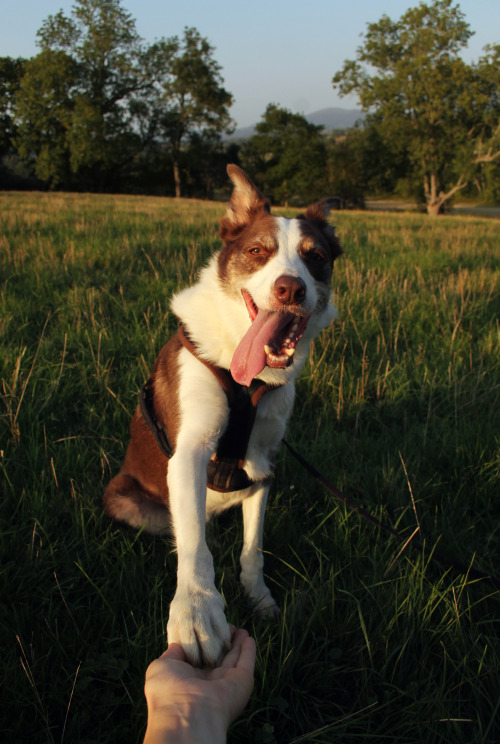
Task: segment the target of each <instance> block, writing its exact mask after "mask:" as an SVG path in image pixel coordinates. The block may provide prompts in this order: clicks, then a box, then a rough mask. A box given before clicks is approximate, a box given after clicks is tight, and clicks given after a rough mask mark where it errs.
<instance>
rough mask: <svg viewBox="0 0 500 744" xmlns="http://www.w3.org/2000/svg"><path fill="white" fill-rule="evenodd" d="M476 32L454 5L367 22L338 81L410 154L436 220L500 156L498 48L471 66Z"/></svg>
mask: <svg viewBox="0 0 500 744" xmlns="http://www.w3.org/2000/svg"><path fill="white" fill-rule="evenodd" d="M471 35H472V31H471V30H470V28H469V25H468V24H467V23H466V22H465V20H464V16H463V14H462V12H461V11H460V8H459V6H458V5H454V4H453V0H434V2H433V3H431V4H426V3H424V2H422V3H420V4H419V5H418V6H417V7H415V8H410V9H409V10H408V11H407V12H406V13H405V14H404V15H403V16H402V17H401V18H400V19H399V20H398V21H393V20H391V19H390V18H389V17H387V16H385V15H384V16H382V18H381V19H380V20H379V21H378V22H376V23H370V24H368V30H367V32H366V34H365V35H364V40H363V43H362V45H361V46H360V47H359V48H358V51H357V58H356V59H355V60H346V61H345V62H344V66H343V68H342V70H340V71H339V72H337V73H336V74H335V76H334V77H333V86H334V88H337V89H338V90H339V92H340V93H341V94H342V95H347V94H350V93H356V94H357V95H358V96H359V100H360V103H361V106H362V108H363V110H364V111H365V112H367V114H368V116H369V117H371V119H372V120H373V121H375V122H377V123H378V124H379V125H380V128H381V129H382V130H383V131H384V134H385V137H386V139H387V140H388V141H389V142H391V141H392V142H397V146H398V147H399V148H401V146H403V147H405V148H406V149H407V151H408V154H409V157H410V159H411V162H412V167H413V169H414V171H415V172H416V173H418V174H419V178H420V182H421V184H422V194H423V197H424V199H425V203H426V207H427V211H428V213H429V214H432V215H435V214H438V213H439V212H440V211H442V209H443V207H444V205H445V204H446V203H447V202H448V201H449V200H450V199H451V198H452V197H453V196H454V194H456V193H457V192H458V191H459V190H460V189H462V188H464V187H465V186H466V185H467V184H468V183H469V181H470V180H471V178H472V177H473V176H474V172H475V170H477V168H478V167H479V165H480V164H481V163H485V162H491V161H494V160H496V159H497V158H498V157H499V156H500V148H499V145H500V131H499V129H498V121H499V111H500V98H499V87H498V81H499V74H500V73H499V68H498V64H497V67H496V68H495V63H498V61H499V50H498V48H497V47H495V48H493V49H491V50H490V51H489V53H488V55H487V57H485V58H483V59H481V60H480V61H479V62H478V63H477V64H475V65H467V64H466V63H465V62H464V61H463V59H462V58H461V57H460V52H461V51H462V50H463V49H464V48H465V47H466V46H467V42H468V40H469V38H470V37H471Z"/></svg>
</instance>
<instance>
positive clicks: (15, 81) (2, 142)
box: [0, 57, 24, 158]
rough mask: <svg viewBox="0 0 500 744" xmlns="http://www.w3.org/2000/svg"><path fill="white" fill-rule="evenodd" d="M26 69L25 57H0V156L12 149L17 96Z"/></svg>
mask: <svg viewBox="0 0 500 744" xmlns="http://www.w3.org/2000/svg"><path fill="white" fill-rule="evenodd" d="M23 71H24V60H23V59H20V58H19V59H12V58H11V57H0V158H1V157H3V156H4V155H6V154H7V153H9V152H10V151H11V150H12V141H13V139H14V137H15V133H16V122H15V116H14V104H15V96H16V93H17V91H18V90H19V86H20V84H21V78H22V75H23Z"/></svg>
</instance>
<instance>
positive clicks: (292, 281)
mask: <svg viewBox="0 0 500 744" xmlns="http://www.w3.org/2000/svg"><path fill="white" fill-rule="evenodd" d="M274 296H275V297H276V299H277V300H279V302H281V303H282V305H300V303H301V302H302V301H303V300H304V298H305V296H306V284H305V282H304V280H303V279H301V278H300V277H298V276H286V275H285V274H283V275H282V276H279V277H278V278H277V279H276V281H275V282H274Z"/></svg>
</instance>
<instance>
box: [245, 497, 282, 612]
mask: <svg viewBox="0 0 500 744" xmlns="http://www.w3.org/2000/svg"><path fill="white" fill-rule="evenodd" d="M268 493H269V486H258V487H257V489H256V491H255V492H254V493H253V494H252V495H251V496H248V497H247V498H246V499H244V500H243V502H242V510H243V550H242V551H241V556H240V564H241V574H240V581H241V583H242V584H243V588H244V590H245V593H246V595H247V596H248V597H249V599H250V601H251V602H252V604H253V605H254V607H255V610H256V612H257V613H258V614H259V615H261V616H263V617H273V616H275V615H277V614H278V612H279V607H278V605H277V604H276V602H275V600H274V599H273V597H272V595H271V592H270V591H269V589H268V587H267V586H266V584H265V582H264V573H263V569H264V554H263V552H262V544H263V535H264V516H265V512H266V504H267V496H268Z"/></svg>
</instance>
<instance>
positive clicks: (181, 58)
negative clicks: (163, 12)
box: [159, 28, 233, 197]
mask: <svg viewBox="0 0 500 744" xmlns="http://www.w3.org/2000/svg"><path fill="white" fill-rule="evenodd" d="M213 53H214V48H213V47H212V46H211V44H210V43H209V42H208V40H207V39H205V38H204V37H202V36H201V35H200V33H199V32H198V31H197V30H196V29H195V28H185V29H184V36H183V38H182V39H181V40H179V39H177V38H174V39H172V40H171V42H170V46H169V48H168V49H167V52H166V62H165V66H164V71H165V75H164V79H163V83H162V87H163V94H162V97H161V104H162V105H161V108H162V109H163V110H162V113H161V114H160V117H159V118H160V127H161V131H162V133H163V136H164V137H165V138H166V141H167V143H168V146H169V149H170V154H171V158H172V164H173V174H174V181H175V195H176V196H177V197H179V196H181V193H182V181H181V169H182V155H183V151H184V150H185V148H186V147H187V145H188V143H189V140H190V139H191V138H193V137H194V139H195V140H196V141H197V142H199V140H200V138H202V139H204V140H205V141H206V142H209V141H212V142H214V141H217V142H218V141H219V140H220V136H221V134H222V133H223V132H225V131H228V130H229V129H230V128H231V126H232V121H231V118H230V115H229V107H230V106H231V103H232V100H233V98H232V95H231V94H230V93H228V91H227V90H226V89H225V88H224V87H223V82H224V81H223V79H222V76H221V73H220V69H221V68H220V66H219V65H218V64H217V62H216V61H215V59H214V56H213Z"/></svg>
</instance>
